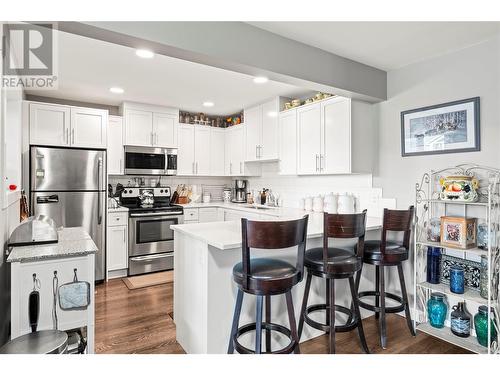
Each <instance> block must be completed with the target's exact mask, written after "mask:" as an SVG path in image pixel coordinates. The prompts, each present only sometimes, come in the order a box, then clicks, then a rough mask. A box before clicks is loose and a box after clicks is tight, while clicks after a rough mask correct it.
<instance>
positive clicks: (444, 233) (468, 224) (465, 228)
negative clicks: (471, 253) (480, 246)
mask: <svg viewBox="0 0 500 375" xmlns="http://www.w3.org/2000/svg"><path fill="white" fill-rule="evenodd" d="M476 228H477V219H476V218H464V217H452V216H442V217H441V236H440V237H441V245H442V246H446V247H452V248H455V249H462V250H466V249H470V248H473V247H476V233H477V231H476Z"/></svg>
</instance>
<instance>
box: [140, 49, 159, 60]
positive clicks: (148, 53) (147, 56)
mask: <svg viewBox="0 0 500 375" xmlns="http://www.w3.org/2000/svg"><path fill="white" fill-rule="evenodd" d="M135 54H136V55H137V56H139V57H142V58H143V59H152V58H153V57H154V55H155V54H154V52H153V51H150V50H148V49H138V50H136V51H135Z"/></svg>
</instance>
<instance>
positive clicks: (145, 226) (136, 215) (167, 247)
mask: <svg viewBox="0 0 500 375" xmlns="http://www.w3.org/2000/svg"><path fill="white" fill-rule="evenodd" d="M151 196H152V197H153V199H151ZM121 204H122V206H124V207H127V208H128V209H129V225H128V228H129V229H128V231H129V233H128V243H129V245H128V255H129V258H128V274H129V276H131V275H139V274H143V273H149V272H156V271H164V270H170V269H173V268H174V232H173V230H172V229H171V228H170V226H171V225H176V224H182V223H183V222H184V210H183V209H182V207H181V206H176V205H170V187H162V188H147V187H143V188H130V187H127V188H125V189H124V190H123V192H122V196H121Z"/></svg>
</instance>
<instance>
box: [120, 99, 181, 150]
mask: <svg viewBox="0 0 500 375" xmlns="http://www.w3.org/2000/svg"><path fill="white" fill-rule="evenodd" d="M122 113H123V118H124V121H125V124H124V126H125V141H124V144H125V145H127V146H147V147H167V148H176V147H177V145H178V134H177V132H178V124H179V110H178V109H176V108H169V107H159V106H154V105H149V104H140V103H128V102H127V103H123V106H122Z"/></svg>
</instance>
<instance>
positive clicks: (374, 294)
mask: <svg viewBox="0 0 500 375" xmlns="http://www.w3.org/2000/svg"><path fill="white" fill-rule="evenodd" d="M385 296H386V298H389V299H391V300H393V301H396V302H398V303H399V305H396V306H386V307H385V312H386V313H389V314H392V313H398V312H401V311H404V309H405V304H404V301H403V298H402V297H400V296H397V295H395V294H393V293H387V292H386V293H385ZM363 297H377V298H378V297H380V292H379V293H377V292H376V291H374V290H367V291H364V292H359V293H358V298H359V306H360V307H362V308H364V309H366V310H370V311H374V312H381V311H382V308H381V307H377V306H375V305H371V304H369V303H367V302H364V301H362V300H361V298H363Z"/></svg>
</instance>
